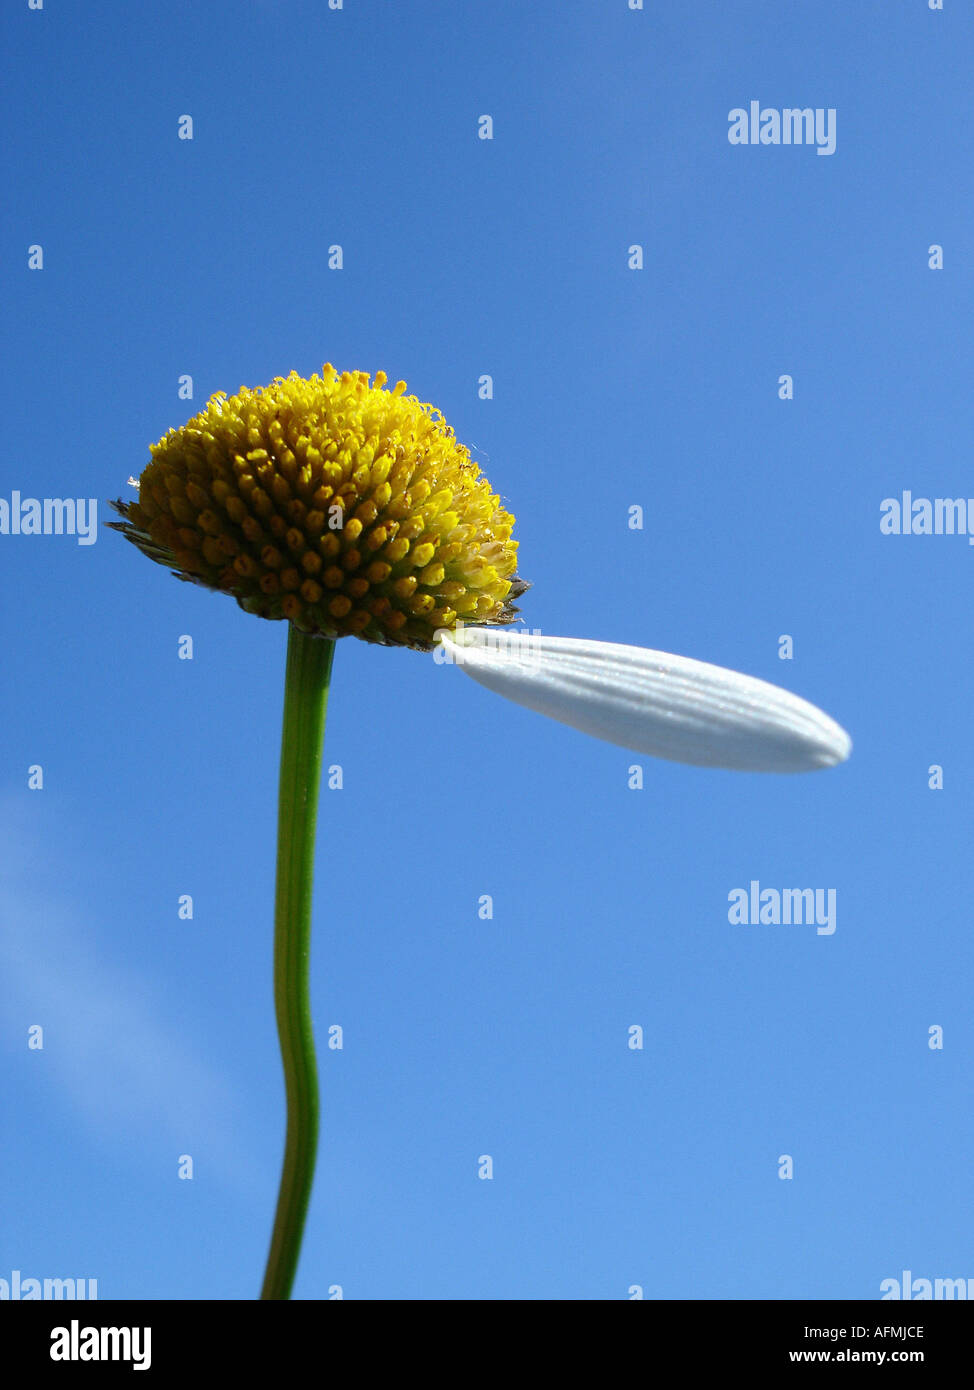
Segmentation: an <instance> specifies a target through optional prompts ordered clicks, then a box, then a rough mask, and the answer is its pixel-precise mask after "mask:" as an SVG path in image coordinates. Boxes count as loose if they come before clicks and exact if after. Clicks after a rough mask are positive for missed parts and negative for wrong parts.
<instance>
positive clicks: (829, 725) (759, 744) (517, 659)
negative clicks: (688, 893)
mask: <svg viewBox="0 0 974 1390" xmlns="http://www.w3.org/2000/svg"><path fill="white" fill-rule="evenodd" d="M441 636H442V640H443V644H444V646H445V648H446V651H447V653H448V654H449V656H450V658H451V659H452V660H453V661H454V662H455V663H456V664H457V665H458V666H460V667H461V669H462V670H464V671H466V673H467V675H468V676H472V677H473V678H474V680H475V681H478V682H479V683H480V684H481V685H485V686H486V687H487V689H488V690H493V691H495V692H496V693H497V694H498V695H505V696H506V697H507V699H509V700H514V701H516V702H517V704H519V705H526V706H527V707H528V709H533V710H536V711H537V712H538V713H539V714H546V715H548V717H549V718H550V719H558V720H560V721H561V722H562V723H563V724H571V725H572V727H573V728H576V729H580V730H581V731H582V732H583V733H586V734H592V735H593V736H594V737H595V738H602V739H606V740H607V741H608V742H609V743H618V744H621V745H622V747H623V748H631V749H633V750H634V751H635V752H637V753H649V754H651V755H652V756H653V757H655V758H668V759H670V760H672V761H673V762H679V763H696V764H698V765H699V766H701V767H726V768H735V769H737V770H739V771H745V772H809V771H812V770H814V769H815V768H821V767H834V766H835V764H836V763H841V762H844V761H845V759H846V758H847V757H848V756H849V753H850V751H851V749H852V741H851V740H850V738H849V735H848V734H847V733H846V732H845V730H844V729H842V728H840V727H839V725H838V724H836V723H835V721H834V720H833V719H830V718H829V717H828V715H827V714H823V713H822V711H821V710H820V709H817V708H816V707H815V706H814V705H811V704H809V703H808V701H807V700H802V699H800V698H799V697H798V696H797V695H792V694H790V693H789V692H788V691H787V690H782V689H781V688H780V687H779V686H777V685H769V684H768V682H767V681H761V680H757V679H755V677H753V676H742V675H741V674H740V673H739V672H737V671H728V670H726V669H725V668H724V667H723V666H711V665H709V664H708V663H707V662H703V661H692V660H691V659H690V658H689V657H685V656H671V655H670V654H669V653H667V652H654V651H650V650H648V649H647V648H645V647H628V646H620V645H618V644H616V643H614V642H589V641H585V640H584V639H582V638H575V637H541V636H538V635H536V634H533V633H530V632H511V631H505V630H504V629H501V628H460V629H458V630H457V631H456V632H455V633H449V632H444V633H442V634H441Z"/></svg>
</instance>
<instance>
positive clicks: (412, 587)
mask: <svg viewBox="0 0 974 1390" xmlns="http://www.w3.org/2000/svg"><path fill="white" fill-rule="evenodd" d="M405 391H406V383H405V382H404V381H399V382H397V383H396V385H395V386H394V387H393V389H392V390H391V391H390V390H388V389H386V375H385V373H384V372H376V374H375V380H374V382H373V383H372V384H371V385H370V384H369V375H368V373H367V372H342V373H341V375H339V373H338V372H336V371H335V369H334V367H332V366H331V365H330V364H326V365H325V366H324V367H323V368H322V374H321V376H313V377H311V379H310V380H305V379H304V378H303V377H300V376H298V375H297V373H296V372H292V373H291V375H290V376H288V377H286V378H285V377H277V378H276V379H275V380H274V381H273V382H271V384H270V385H269V386H263V387H257V388H256V389H254V390H251V389H249V388H247V387H241V388H240V390H239V391H238V393H237V394H236V395H235V396H230V397H227V396H226V395H225V394H224V393H223V392H218V393H217V394H216V395H215V396H213V397H212V398H211V399H210V402H209V404H208V405H207V408H206V410H204V411H202V412H201V413H200V414H199V415H195V416H194V417H193V418H192V420H190V421H189V422H188V423H187V424H185V425H184V426H183V427H182V429H178V430H170V431H169V433H168V434H166V435H165V436H164V437H163V438H162V439H160V440H159V442H158V444H154V445H152V446H151V448H150V453H151V455H152V461H151V463H149V464H148V465H147V466H146V468H145V471H144V472H143V474H142V477H141V479H140V482H139V500H138V501H137V502H128V503H126V502H122V501H117V502H115V503H113V504H112V505H113V506H114V507H115V509H116V511H118V512H119V513H120V514H121V515H122V516H123V517H124V518H125V520H124V521H122V522H114V523H112V524H113V525H114V527H115V529H116V530H119V531H121V532H122V533H123V534H124V535H125V536H126V537H127V539H128V540H130V541H132V542H133V543H134V544H135V545H137V546H138V547H139V549H140V550H142V551H143V552H144V553H145V554H146V555H148V556H150V557H151V558H152V559H153V560H158V561H159V562H160V563H161V564H164V565H167V566H168V567H169V568H170V569H172V570H173V571H174V572H175V573H176V574H177V575H178V577H179V578H180V579H188V580H192V581H193V582H195V583H198V584H203V585H205V586H206V587H207V588H210V589H219V590H222V591H223V592H224V593H228V594H232V595H233V596H234V598H236V600H237V602H238V603H239V604H240V606H241V608H244V609H246V611H247V612H248V613H256V614H258V615H259V616H260V617H262V618H287V619H289V620H290V621H291V622H292V623H294V625H295V626H296V627H298V628H300V629H301V630H302V631H303V632H310V633H315V634H319V635H321V636H325V637H343V636H347V635H353V636H356V637H363V638H365V639H366V640H367V641H370V642H382V643H387V644H388V643H392V644H396V645H401V646H408V647H417V648H420V649H424V650H425V649H428V648H429V647H431V646H432V645H433V638H434V634H435V633H436V631H437V629H438V628H453V627H454V626H455V625H456V623H457V621H458V620H459V619H462V620H463V621H464V622H467V623H509V622H512V621H513V618H514V614H515V613H516V611H517V610H516V609H515V608H514V607H513V605H512V604H511V603H510V602H509V600H511V599H514V598H516V597H517V596H518V595H519V594H520V593H522V592H523V590H524V589H525V588H526V587H527V585H526V584H525V583H524V581H523V580H519V579H518V578H517V577H516V569H517V542H516V541H513V540H512V539H511V530H512V528H513V525H514V518H513V516H511V514H510V513H509V512H507V511H505V510H504V508H503V507H502V506H501V505H500V499H499V498H498V497H497V496H496V495H495V494H494V493H493V492H492V491H491V489H490V484H489V483H488V482H487V479H486V478H484V477H483V476H482V475H481V473H480V469H479V468H478V467H477V465H476V463H474V462H473V460H472V459H471V457H470V454H469V452H468V450H467V449H465V448H464V446H463V445H462V444H459V443H457V440H456V438H455V436H454V433H453V430H452V429H451V428H450V427H449V425H447V424H446V422H445V420H444V419H443V417H442V415H441V413H440V412H439V411H438V410H436V409H435V408H434V407H433V406H430V405H427V404H423V403H421V402H420V401H418V400H417V399H416V397H415V396H407V395H406V394H405Z"/></svg>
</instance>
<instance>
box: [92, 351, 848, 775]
mask: <svg viewBox="0 0 974 1390" xmlns="http://www.w3.org/2000/svg"><path fill="white" fill-rule="evenodd" d="M386 380H387V378H386V375H385V373H384V372H376V374H375V377H374V379H373V381H372V382H371V383H370V380H369V375H368V373H367V372H342V373H341V374H340V375H339V373H338V372H336V370H335V368H334V367H332V366H331V364H330V363H326V364H325V366H324V367H323V368H322V374H321V376H313V377H311V378H310V379H308V380H305V379H304V378H303V377H300V376H298V374H297V373H296V372H291V374H290V375H289V376H288V377H276V378H275V380H274V381H273V382H271V384H270V385H269V386H264V387H257V388H255V389H250V388H248V387H243V386H242V387H241V388H240V390H239V391H238V393H237V394H236V395H235V396H230V397H228V396H227V395H226V394H225V393H224V392H218V393H217V394H216V395H215V396H212V397H211V398H210V401H209V403H208V405H207V408H206V410H204V411H202V412H201V413H200V414H198V415H195V416H194V417H193V418H192V419H191V420H190V421H188V423H187V424H185V425H184V426H183V427H182V428H181V429H178V430H177V429H171V430H170V431H169V432H168V434H166V435H164V437H163V438H162V439H160V440H159V442H158V443H157V444H154V445H152V446H151V447H150V453H151V455H152V461H151V462H150V463H149V464H148V465H147V466H146V468H145V470H144V471H143V473H142V476H141V478H140V479H139V482H138V487H139V500H138V501H137V502H122V501H120V500H119V501H116V502H114V503H113V504H112V505H113V506H114V507H115V509H116V511H118V512H119V513H120V514H121V516H122V517H123V518H124V520H123V521H121V522H112V523H110V524H111V525H112V526H113V527H114V529H115V530H118V531H121V532H122V533H123V534H124V535H125V537H126V539H128V540H130V541H132V543H133V544H135V545H137V546H138V547H139V549H140V550H141V551H143V553H144V554H146V555H148V556H149V557H150V558H151V559H153V560H157V561H158V562H159V563H160V564H163V565H166V566H168V568H169V569H171V570H173V571H174V572H175V574H176V575H177V577H178V578H180V579H187V580H191V581H192V582H194V583H197V584H202V585H204V586H205V587H207V588H210V589H216V590H220V591H222V592H224V593H229V594H232V595H233V597H234V598H235V599H236V600H237V602H238V603H239V604H240V606H241V608H243V609H245V610H246V611H247V612H248V613H256V614H257V615H258V616H259V617H262V618H270V619H281V618H284V619H288V620H289V621H290V622H291V624H292V626H293V627H294V628H295V629H297V630H298V631H300V632H302V633H306V634H308V635H310V636H312V637H328V638H336V637H345V636H354V637H361V638H363V639H364V640H366V641H369V642H381V643H383V644H386V645H396V646H407V647H413V648H416V649H418V650H422V651H429V650H434V651H435V655H436V658H437V660H441V659H444V658H445V659H448V660H451V661H455V662H456V663H457V664H458V665H460V666H462V669H463V670H465V671H466V672H467V674H468V675H470V676H472V677H473V678H474V680H477V681H479V682H480V683H481V684H482V685H485V686H487V687H488V688H489V689H491V690H494V691H496V692H497V693H499V694H501V695H505V696H506V697H507V698H508V699H511V700H515V701H516V702H517V703H519V704H522V705H526V706H527V707H528V708H529V709H533V710H537V711H538V712H539V713H541V714H546V715H548V716H549V717H550V718H552V719H558V720H560V721H561V722H562V723H565V724H571V725H572V726H573V727H574V728H576V729H580V730H582V731H583V732H584V733H588V734H592V735H594V736H595V737H596V738H602V739H606V740H607V741H608V742H610V743H617V744H621V745H622V746H623V747H626V748H631V749H633V750H634V751H635V752H639V753H649V754H652V755H653V756H654V757H658V758H668V759H670V760H672V761H675V762H685V763H696V764H698V765H701V766H704V767H725V768H736V769H739V770H744V771H754V772H805V771H810V770H813V769H815V768H822V767H833V766H834V765H835V764H836V763H840V762H843V761H844V760H845V759H846V758H847V757H848V756H849V752H850V750H851V747H852V744H851V741H850V739H849V736H848V734H847V733H846V732H845V731H844V730H843V729H841V728H840V727H839V725H838V724H836V723H835V721H834V720H832V719H830V718H829V717H828V715H826V714H823V713H822V711H821V710H819V709H816V707H815V706H814V705H810V704H809V703H808V702H807V701H806V700H802V699H800V698H799V697H798V696H797V695H791V694H789V693H788V692H787V691H785V690H782V689H780V688H779V687H778V686H775V685H769V684H768V683H767V682H766V681H761V680H756V679H755V678H754V677H751V676H744V675H740V674H739V673H738V672H736V671H728V670H725V669H724V668H722V667H719V666H711V665H708V664H707V663H705V662H702V661H693V660H691V659H690V658H688V657H682V656H671V655H668V654H667V653H664V652H656V651H650V650H648V649H646V648H642V647H630V646H620V645H617V644H614V643H609V642H593V641H585V640H582V639H576V638H566V637H542V638H539V637H538V636H537V634H532V633H526V632H519V633H514V632H509V631H505V630H503V629H504V628H506V626H507V625H508V624H510V623H512V622H513V621H514V619H515V615H516V613H517V611H518V610H517V608H516V607H515V606H514V603H513V600H514V599H516V598H518V597H520V595H521V594H522V593H523V592H524V591H525V589H527V588H528V585H527V583H526V582H525V581H524V580H523V579H519V578H518V576H517V573H516V569H517V542H516V541H514V540H512V539H511V531H512V529H513V526H514V518H513V516H511V514H510V513H509V512H507V511H505V510H504V508H503V507H502V506H501V504H500V499H499V498H498V497H497V496H496V494H494V493H493V492H492V491H491V489H490V484H489V483H488V482H487V480H486V478H484V477H483V476H482V475H481V473H480V469H479V468H478V467H477V465H476V464H475V463H474V462H473V460H472V459H471V458H470V454H469V452H468V450H467V449H466V448H464V446H463V445H462V444H459V443H458V442H457V440H456V437H455V435H454V433H453V430H452V429H451V428H450V427H449V425H447V423H446V421H445V420H444V419H443V416H442V414H441V413H440V411H439V410H437V409H435V408H434V407H433V406H431V405H428V404H424V403H422V402H420V401H418V400H417V399H416V397H415V396H407V395H406V394H405V391H406V383H405V382H404V381H398V382H397V383H396V385H395V386H394V387H393V388H392V390H391V391H390V390H387V389H386ZM130 481H131V480H130ZM438 643H439V644H440V645H439V646H437V644H438Z"/></svg>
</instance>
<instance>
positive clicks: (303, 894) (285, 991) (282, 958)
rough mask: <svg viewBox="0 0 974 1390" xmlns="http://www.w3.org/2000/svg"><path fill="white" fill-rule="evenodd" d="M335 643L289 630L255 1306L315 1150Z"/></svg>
mask: <svg viewBox="0 0 974 1390" xmlns="http://www.w3.org/2000/svg"><path fill="white" fill-rule="evenodd" d="M334 654H335V643H334V641H332V640H331V639H330V638H327V637H309V636H307V634H305V633H303V632H299V631H298V629H297V628H296V627H294V625H293V624H292V623H288V641H287V671H286V674H285V677H284V729H283V733H282V735H281V780H280V791H279V794H278V807H277V892H276V896H275V900H274V1006H275V1009H276V1012H277V1031H278V1036H279V1037H280V1040H281V1060H282V1061H283V1063H284V1085H285V1090H286V1093H287V1138H286V1140H285V1144H284V1166H283V1169H282V1172H281V1187H280V1191H279V1193H278V1197H277V1212H276V1214H275V1217H274V1230H273V1233H272V1235H271V1248H270V1254H269V1255H268V1257H267V1270H266V1272H265V1274H264V1287H263V1289H262V1290H261V1295H260V1296H261V1298H262V1299H287V1298H290V1296H291V1285H292V1284H293V1283H294V1275H295V1272H296V1270H297V1267H298V1256H299V1255H300V1253H301V1237H302V1234H303V1232H304V1220H305V1217H306V1215H307V1212H308V1203H309V1201H310V1199H311V1184H312V1182H313V1180H314V1171H315V1152H316V1150H317V1147H318V1074H317V1067H316V1065H315V1044H314V1035H313V1032H312V1028H311V1000H310V995H309V990H308V966H309V962H310V958H311V892H312V885H313V881H314V858H315V824H316V821H317V816H318V788H319V783H320V781H321V750H322V746H323V744H324V738H325V711H326V709H327V706H328V688H329V684H330V680H331V663H332V658H333V656H334Z"/></svg>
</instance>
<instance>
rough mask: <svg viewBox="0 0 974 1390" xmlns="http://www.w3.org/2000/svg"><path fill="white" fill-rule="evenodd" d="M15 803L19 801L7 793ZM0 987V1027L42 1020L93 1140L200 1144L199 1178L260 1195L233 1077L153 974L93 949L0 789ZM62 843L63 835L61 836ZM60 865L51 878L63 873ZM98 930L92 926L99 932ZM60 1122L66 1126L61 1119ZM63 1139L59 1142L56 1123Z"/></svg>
mask: <svg viewBox="0 0 974 1390" xmlns="http://www.w3.org/2000/svg"><path fill="white" fill-rule="evenodd" d="M18 803H20V805H18ZM0 843H2V844H3V845H4V858H5V860H6V864H5V866H4V872H3V874H2V876H0V998H2V1000H3V1004H2V1009H3V1014H4V1015H5V1017H6V1022H7V1028H6V1029H5V1031H6V1032H7V1034H8V1037H9V1036H10V1035H11V1030H12V1028H14V1029H15V1028H16V1021H17V1020H20V1021H22V1023H23V1039H24V1041H23V1044H22V1045H23V1046H24V1048H25V1049H26V1041H27V1027H28V1025H30V1024H37V1023H39V1024H41V1025H42V1026H43V1027H44V1028H45V1046H44V1066H45V1069H47V1070H48V1071H49V1074H50V1075H52V1076H53V1077H54V1078H55V1079H56V1080H57V1082H58V1084H59V1087H60V1089H61V1092H62V1094H63V1096H64V1098H65V1102H66V1110H67V1115H68V1123H69V1125H70V1123H71V1115H72V1114H73V1115H74V1116H76V1117H77V1121H80V1122H81V1123H82V1124H83V1125H84V1126H85V1127H86V1129H87V1131H88V1133H89V1135H91V1136H92V1137H94V1139H95V1140H96V1141H97V1142H101V1143H106V1144H110V1145H112V1146H117V1145H118V1144H120V1143H121V1144H124V1145H127V1146H130V1147H132V1148H133V1149H137V1150H138V1151H139V1155H140V1161H142V1162H144V1161H145V1160H146V1156H147V1154H151V1153H152V1152H153V1151H154V1152H155V1153H156V1154H158V1156H159V1158H160V1159H163V1160H164V1161H166V1162H169V1163H171V1164H172V1167H173V1173H175V1165H176V1159H177V1157H178V1155H179V1154H182V1153H190V1154H193V1156H194V1161H195V1163H196V1164H197V1165H198V1164H199V1163H200V1162H201V1161H202V1159H203V1156H204V1155H205V1161H206V1164H207V1165H208V1167H209V1170H210V1178H211V1179H212V1178H214V1177H215V1178H216V1179H217V1180H218V1181H222V1182H224V1183H226V1184H228V1185H229V1186H230V1187H232V1188H233V1189H234V1190H235V1192H236V1194H237V1195H238V1196H243V1197H245V1198H246V1199H247V1200H248V1201H252V1200H254V1199H255V1198H264V1199H266V1198H267V1194H268V1193H269V1192H271V1191H272V1188H273V1184H274V1182H275V1178H276V1175H275V1174H274V1173H271V1172H268V1171H267V1170H266V1168H265V1167H264V1166H261V1165H260V1164H259V1163H258V1162H257V1161H255V1159H254V1157H253V1149H254V1147H255V1146H254V1144H253V1143H252V1142H248V1139H250V1140H252V1139H253V1131H252V1129H251V1128H250V1126H251V1125H252V1120H251V1119H248V1115H247V1111H246V1108H245V1106H244V1105H242V1104H241V1100H240V1097H239V1094H238V1091H237V1087H236V1086H235V1084H234V1082H233V1081H232V1080H231V1078H229V1077H228V1076H226V1075H225V1074H222V1073H221V1072H220V1070H219V1069H218V1068H217V1067H215V1066H214V1065H213V1063H212V1062H211V1061H209V1060H208V1059H206V1058H204V1057H203V1056H201V1055H200V1051H199V1049H198V1048H197V1047H194V1045H193V1042H192V1036H191V1035H187V1034H186V1033H180V1031H179V1029H178V1027H177V1026H176V1025H175V1024H174V1023H173V1021H172V1018H171V1014H169V1013H167V1005H166V1000H165V999H164V998H163V997H162V992H161V991H160V989H159V986H158V984H157V983H155V982H153V981H151V980H149V979H147V978H146V977H145V976H144V975H143V974H142V973H140V972H138V971H136V970H134V969H133V968H132V967H131V965H128V964H123V963H121V962H119V961H117V960H106V959H104V958H103V957H102V956H100V955H99V954H98V953H97V949H96V942H98V943H99V945H100V944H102V942H99V938H98V933H97V931H96V930H95V929H94V927H93V926H92V923H91V921H90V910H89V909H88V908H87V907H86V906H85V904H84V903H83V902H79V901H74V900H72V899H70V898H69V897H68V896H67V895H66V894H65V892H64V889H63V887H61V886H60V885H59V881H58V876H56V875H55V876H52V874H51V870H50V863H49V856H45V857H46V858H47V860H48V863H47V867H46V872H45V874H43V875H41V874H38V873H37V872H36V871H35V872H32V871H31V869H32V866H37V865H38V864H40V863H43V862H44V860H43V859H42V857H41V855H40V853H39V846H38V844H37V837H36V834H34V833H32V832H31V831H30V830H29V829H28V827H27V821H26V817H25V815H24V813H23V809H22V802H21V801H20V798H12V797H9V796H8V797H6V798H0ZM62 843H70V840H67V839H66V838H63V837H62ZM69 872H70V866H69V865H65V866H64V875H63V877H61V880H60V882H61V883H64V882H65V881H70V880H69V878H68V875H69ZM102 941H103V938H102ZM68 1133H70V1130H68ZM66 1142H70V1140H69V1139H68V1138H67V1134H66Z"/></svg>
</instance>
